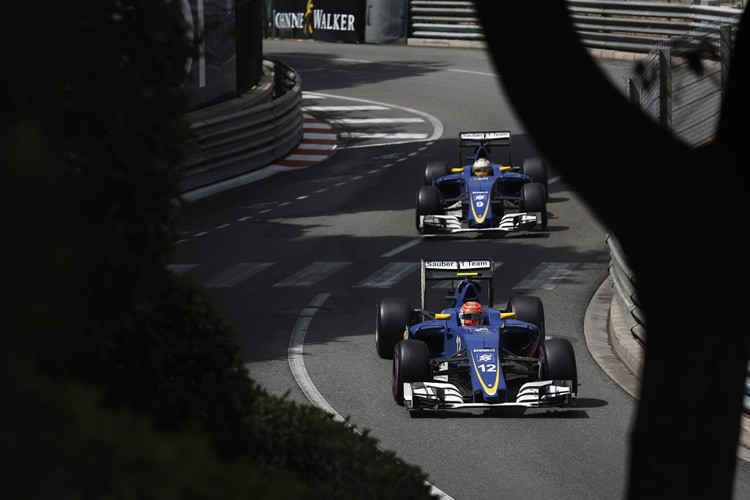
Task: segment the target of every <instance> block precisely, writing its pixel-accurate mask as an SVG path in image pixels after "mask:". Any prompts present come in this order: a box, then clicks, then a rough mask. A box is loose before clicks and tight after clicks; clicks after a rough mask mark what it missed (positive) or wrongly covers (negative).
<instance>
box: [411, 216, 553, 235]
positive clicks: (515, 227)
mask: <svg viewBox="0 0 750 500" xmlns="http://www.w3.org/2000/svg"><path fill="white" fill-rule="evenodd" d="M541 223H542V221H541V214H538V215H537V214H531V213H528V212H519V213H510V214H505V215H503V218H502V219H500V223H499V224H498V225H497V227H483V228H480V227H468V226H465V225H463V224H461V219H460V218H459V216H457V215H420V216H419V224H420V227H422V228H424V229H428V230H433V231H438V232H444V233H468V232H476V231H503V232H506V233H510V232H513V231H527V230H530V229H534V228H535V227H536V226H537V225H541Z"/></svg>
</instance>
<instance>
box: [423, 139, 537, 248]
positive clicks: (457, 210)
mask: <svg viewBox="0 0 750 500" xmlns="http://www.w3.org/2000/svg"><path fill="white" fill-rule="evenodd" d="M496 147H500V148H502V149H503V150H505V151H506V152H507V156H506V160H505V163H493V162H492V160H491V159H490V153H491V151H492V150H493V148H496ZM467 148H468V149H469V150H470V151H471V154H470V155H469V156H465V151H466V150H467ZM510 150H511V134H510V132H507V131H503V132H461V133H460V134H459V165H463V166H461V167H458V168H449V167H448V166H447V165H446V164H445V163H442V162H433V163H428V164H427V167H426V168H425V172H424V184H425V185H424V186H422V187H421V188H420V189H419V192H418V194H417V209H416V225H417V230H418V231H419V233H420V234H440V233H461V232H470V231H502V232H506V233H507V232H512V231H528V230H535V229H541V230H543V231H544V230H546V229H547V199H548V193H547V188H548V181H547V167H546V165H545V164H544V162H542V161H541V160H540V159H539V158H527V159H525V160H524V162H523V165H522V166H520V167H517V166H515V167H514V166H512V165H511V162H512V159H511V155H510ZM467 161H470V163H468V164H466V162H467Z"/></svg>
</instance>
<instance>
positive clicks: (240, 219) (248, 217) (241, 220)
mask: <svg viewBox="0 0 750 500" xmlns="http://www.w3.org/2000/svg"><path fill="white" fill-rule="evenodd" d="M252 218H253V216H252V215H247V216H245V217H240V218H239V219H237V222H245V221H246V220H248V219H252Z"/></svg>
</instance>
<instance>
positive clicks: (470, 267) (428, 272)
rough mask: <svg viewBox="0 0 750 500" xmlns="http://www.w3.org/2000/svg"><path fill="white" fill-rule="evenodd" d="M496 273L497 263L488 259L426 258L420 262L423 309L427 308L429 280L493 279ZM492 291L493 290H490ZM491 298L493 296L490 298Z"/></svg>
mask: <svg viewBox="0 0 750 500" xmlns="http://www.w3.org/2000/svg"><path fill="white" fill-rule="evenodd" d="M494 275H495V263H494V262H493V261H492V260H488V259H475V260H424V259H422V260H421V261H420V263H419V276H420V280H419V281H420V286H421V292H422V293H421V299H422V310H423V311H424V308H425V303H424V301H425V293H426V291H427V282H428V281H445V280H460V279H462V278H469V279H472V280H490V281H491V280H492V278H493V276H494ZM490 290H492V285H491V284H490ZM490 293H491V292H490ZM490 300H491V298H490Z"/></svg>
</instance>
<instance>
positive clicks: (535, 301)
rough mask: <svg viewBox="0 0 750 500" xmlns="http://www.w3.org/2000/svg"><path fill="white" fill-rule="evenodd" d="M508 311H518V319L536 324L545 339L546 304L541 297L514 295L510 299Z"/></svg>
mask: <svg viewBox="0 0 750 500" xmlns="http://www.w3.org/2000/svg"><path fill="white" fill-rule="evenodd" d="M508 311H509V312H514V313H516V319H517V320H519V321H524V322H526V323H532V324H534V325H536V327H537V328H539V333H540V334H541V335H542V339H544V306H543V305H542V301H541V300H539V297H533V296H531V295H517V296H513V297H511V298H510V300H509V301H508Z"/></svg>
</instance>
